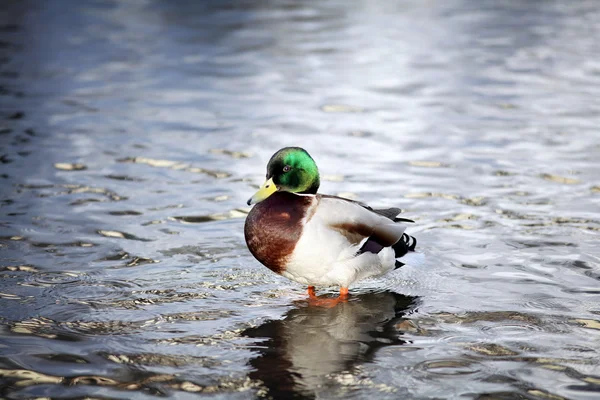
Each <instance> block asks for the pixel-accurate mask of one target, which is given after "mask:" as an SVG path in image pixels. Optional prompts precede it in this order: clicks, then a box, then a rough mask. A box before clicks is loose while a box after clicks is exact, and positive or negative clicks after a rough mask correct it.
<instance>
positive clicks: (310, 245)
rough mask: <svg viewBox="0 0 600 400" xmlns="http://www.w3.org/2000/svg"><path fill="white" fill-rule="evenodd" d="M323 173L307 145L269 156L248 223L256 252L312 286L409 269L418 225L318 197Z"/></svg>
mask: <svg viewBox="0 0 600 400" xmlns="http://www.w3.org/2000/svg"><path fill="white" fill-rule="evenodd" d="M319 186H320V175H319V169H318V168H317V164H316V163H315V161H314V159H313V158H312V157H311V156H310V154H309V153H308V152H307V151H306V150H304V149H303V148H301V147H284V148H282V149H280V150H278V151H277V152H276V153H275V154H273V156H272V157H271V158H270V160H269V162H268V164H267V174H266V180H265V182H264V183H263V184H262V186H261V187H260V189H259V190H258V191H257V192H256V193H255V194H254V195H253V196H252V197H251V198H250V199H249V200H248V202H247V204H248V205H254V206H253V207H252V209H251V210H250V211H249V213H248V215H247V217H246V221H245V224H244V237H245V240H246V244H247V246H248V249H249V250H250V253H251V254H252V255H253V256H254V258H256V259H257V260H258V261H259V262H260V263H261V264H263V265H264V266H265V267H267V268H268V269H270V270H271V271H273V272H274V273H276V274H279V275H281V276H283V277H285V278H288V279H290V280H292V281H295V282H298V283H300V284H302V285H306V286H308V290H307V291H308V295H309V297H310V298H315V297H316V289H315V287H331V286H334V287H339V296H338V297H337V300H342V301H344V300H346V299H347V298H348V296H349V287H350V285H352V284H354V283H355V282H358V281H360V280H363V279H366V278H372V277H378V276H382V275H385V274H387V273H389V272H391V271H393V270H395V269H398V268H399V267H401V266H403V265H404V264H403V263H402V262H400V261H398V260H397V259H398V258H401V257H402V256H404V255H406V254H407V253H408V252H411V251H415V248H416V245H417V240H416V239H415V238H414V237H413V236H410V235H408V234H406V233H405V231H406V229H407V227H408V225H407V223H413V222H414V221H413V220H410V219H405V218H400V217H398V214H400V212H401V209H400V208H386V209H374V208H372V207H370V206H368V205H367V204H364V203H362V202H358V201H355V200H351V199H347V198H344V197H339V196H333V195H327V194H321V193H317V192H318V190H319Z"/></svg>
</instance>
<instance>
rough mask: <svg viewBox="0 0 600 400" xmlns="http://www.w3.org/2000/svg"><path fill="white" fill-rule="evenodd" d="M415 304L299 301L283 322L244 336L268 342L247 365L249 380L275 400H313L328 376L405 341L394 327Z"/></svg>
mask: <svg viewBox="0 0 600 400" xmlns="http://www.w3.org/2000/svg"><path fill="white" fill-rule="evenodd" d="M416 300H417V298H415V297H409V296H404V295H401V294H397V293H393V292H383V293H369V294H363V295H354V296H352V297H351V298H350V299H349V300H348V301H347V302H343V303H339V304H337V305H335V306H334V307H330V308H327V307H321V306H315V305H311V304H308V303H306V302H301V303H300V302H299V303H297V306H298V307H297V308H295V309H292V310H290V311H289V312H288V313H287V314H286V315H285V318H284V319H283V320H277V321H268V322H266V323H264V324H262V325H261V326H258V327H256V328H251V329H247V330H245V331H244V332H243V335H244V336H247V337H252V338H265V339H267V340H266V341H261V342H259V343H258V344H259V346H260V347H259V350H258V353H259V354H258V356H257V357H256V358H254V359H252V360H251V361H250V365H251V366H252V367H253V368H254V370H253V372H251V373H250V378H252V379H259V380H261V381H262V382H263V383H264V385H265V386H266V388H267V389H268V391H269V396H270V397H273V398H275V399H278V398H286V399H287V398H314V397H315V396H317V393H316V391H317V389H318V388H319V387H322V386H323V385H324V384H326V383H327V382H328V378H327V375H328V374H331V373H336V372H342V371H345V370H348V369H351V368H352V367H353V366H355V365H357V364H360V363H363V362H368V361H370V360H371V359H372V358H373V356H374V354H375V352H376V351H377V349H379V348H381V347H385V346H391V345H402V344H404V343H406V341H405V340H403V339H402V332H400V331H398V330H397V329H396V328H395V326H396V325H397V324H398V323H400V322H401V321H402V320H403V319H404V316H405V315H406V314H407V313H410V312H412V311H413V309H414V308H415V306H416V302H417V301H416Z"/></svg>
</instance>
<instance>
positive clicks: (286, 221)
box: [244, 192, 317, 274]
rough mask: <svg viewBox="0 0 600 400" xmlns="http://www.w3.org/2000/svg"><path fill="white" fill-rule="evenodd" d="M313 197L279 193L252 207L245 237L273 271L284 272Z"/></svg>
mask: <svg viewBox="0 0 600 400" xmlns="http://www.w3.org/2000/svg"><path fill="white" fill-rule="evenodd" d="M313 201H317V200H316V199H315V197H314V196H298V195H294V194H291V193H286V192H276V193H274V194H272V195H271V196H270V197H269V198H268V199H266V200H264V201H262V202H260V203H258V204H257V205H255V206H254V208H252V210H251V211H250V213H249V214H248V217H247V218H246V225H245V226H244V235H245V236H246V243H247V244H248V249H250V252H251V253H252V255H253V256H254V257H256V259H257V260H258V261H260V262H261V263H262V264H263V265H264V266H266V267H267V268H269V269H270V270H271V271H273V272H276V273H278V274H279V273H281V272H283V271H284V270H285V265H286V263H287V261H288V259H289V256H290V255H291V254H292V252H293V251H294V248H295V247H296V243H297V242H298V239H300V236H301V235H302V229H303V225H302V219H303V218H304V216H305V215H306V213H307V211H308V210H309V209H310V206H311V205H312V204H313Z"/></svg>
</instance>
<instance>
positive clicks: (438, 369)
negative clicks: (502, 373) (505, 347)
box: [415, 359, 480, 375]
mask: <svg viewBox="0 0 600 400" xmlns="http://www.w3.org/2000/svg"><path fill="white" fill-rule="evenodd" d="M477 366H478V364H477V363H476V362H473V361H466V360H451V359H442V360H432V361H425V362H422V363H419V364H417V365H416V366H415V367H416V368H417V369H423V370H426V371H428V372H431V373H433V374H436V375H469V374H475V373H477V372H479V371H480V370H479V369H477Z"/></svg>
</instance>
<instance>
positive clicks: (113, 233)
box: [96, 229, 152, 242]
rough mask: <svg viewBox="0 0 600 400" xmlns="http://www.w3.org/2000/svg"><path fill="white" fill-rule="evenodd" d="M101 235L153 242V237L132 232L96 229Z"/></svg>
mask: <svg viewBox="0 0 600 400" xmlns="http://www.w3.org/2000/svg"><path fill="white" fill-rule="evenodd" d="M96 232H97V233H98V234H99V235H101V236H104V237H109V238H117V239H127V240H137V241H140V242H151V241H152V239H145V238H140V237H137V236H135V235H132V234H131V233H126V232H121V231H111V230H104V229H100V230H98V231H96Z"/></svg>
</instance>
